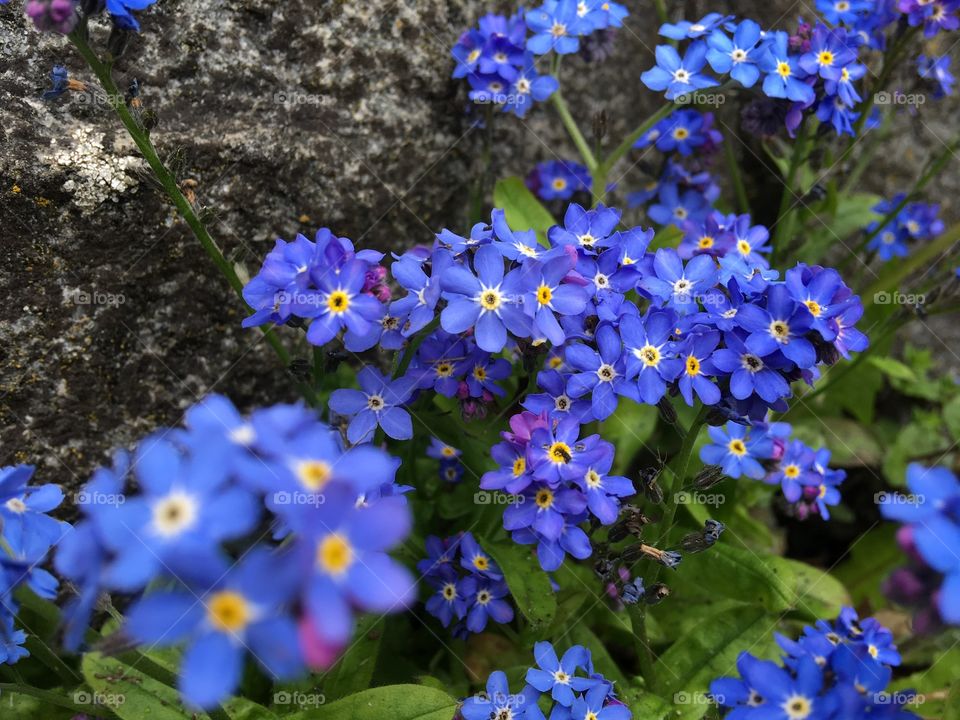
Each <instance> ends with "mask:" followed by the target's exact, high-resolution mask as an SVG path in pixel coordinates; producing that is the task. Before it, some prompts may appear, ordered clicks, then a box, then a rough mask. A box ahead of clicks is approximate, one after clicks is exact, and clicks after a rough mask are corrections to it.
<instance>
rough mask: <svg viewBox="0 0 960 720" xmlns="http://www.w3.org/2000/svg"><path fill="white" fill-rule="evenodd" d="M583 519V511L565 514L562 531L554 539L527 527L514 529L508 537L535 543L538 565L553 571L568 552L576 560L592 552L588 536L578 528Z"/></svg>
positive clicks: (525, 543) (583, 558)
mask: <svg viewBox="0 0 960 720" xmlns="http://www.w3.org/2000/svg"><path fill="white" fill-rule="evenodd" d="M584 520H586V514H584V513H581V514H580V515H565V516H564V518H563V531H562V532H561V533H560V537H559V538H557V539H556V540H551V539H549V538H547V537H544V536H543V535H541V534H540V533H538V532H537V531H536V530H534V529H533V528H529V527H525V528H520V529H519V530H514V531H513V533H512V534H511V536H510V537H511V538H512V539H513V541H514V542H515V543H518V544H520V545H536V546H537V562H538V563H540V567H541V568H542V569H543V570H544V571H545V572H553V571H555V570H557V569H559V568H560V566H561V565H562V564H563V561H564V558H566V556H567V554H568V553H569V554H570V555H571V556H573V557H575V558H576V559H577V560H586V559H587V558H588V557H590V555H591V554H593V548H592V547H591V545H590V538H589V537H587V534H586V533H585V532H584V531H583V530H582V529H581V528H580V524H581V523H582V522H583V521H584Z"/></svg>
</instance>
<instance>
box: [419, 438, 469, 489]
mask: <svg viewBox="0 0 960 720" xmlns="http://www.w3.org/2000/svg"><path fill="white" fill-rule="evenodd" d="M460 455H461V452H460V450H458V449H457V448H455V447H453V446H452V445H447V444H446V443H445V442H443V441H442V440H438V439H437V438H430V447H428V448H427V457H431V458H433V459H434V460H439V461H440V479H441V480H443V481H444V482H448V483H457V482H460V480H461V479H462V478H463V463H462V462H460Z"/></svg>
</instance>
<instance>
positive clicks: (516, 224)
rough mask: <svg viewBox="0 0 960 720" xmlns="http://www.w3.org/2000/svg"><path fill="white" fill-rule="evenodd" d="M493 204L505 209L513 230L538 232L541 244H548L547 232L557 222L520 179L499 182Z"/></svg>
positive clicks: (494, 193) (494, 192)
mask: <svg viewBox="0 0 960 720" xmlns="http://www.w3.org/2000/svg"><path fill="white" fill-rule="evenodd" d="M493 204H494V205H495V206H496V207H498V208H503V211H504V213H505V214H506V216H507V224H508V225H509V226H510V228H511V229H512V230H536V232H537V239H538V240H539V241H540V243H541V244H543V245H546V244H547V230H548V229H549V228H550V227H552V226H553V225H556V224H557V221H556V220H554V219H553V215H551V214H550V211H549V210H547V209H546V208H545V207H544V206H543V204H542V203H541V202H540V201H539V200H537V198H536V196H535V195H534V194H533V193H532V192H530V191H529V190H528V189H527V186H526V185H524V183H523V180H521V179H520V178H518V177H508V178H504V179H503V180H498V181H497V184H496V185H495V186H494V188H493Z"/></svg>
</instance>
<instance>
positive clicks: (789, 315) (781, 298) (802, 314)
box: [738, 285, 817, 369]
mask: <svg viewBox="0 0 960 720" xmlns="http://www.w3.org/2000/svg"><path fill="white" fill-rule="evenodd" d="M738 316H739V318H740V324H741V325H742V326H743V328H744V329H745V330H747V331H748V332H749V333H750V335H749V337H747V340H746V346H747V349H749V350H750V352H752V353H754V354H756V355H758V356H759V357H761V358H764V357H767V356H768V355H771V354H773V353H775V352H776V351H778V350H779V351H781V352H782V353H783V354H784V355H785V356H786V357H787V358H789V359H790V360H792V361H793V362H794V363H796V364H797V366H798V367H800V368H801V369H805V368H811V367H813V366H814V364H815V363H816V361H817V353H816V350H814V347H813V344H812V343H811V342H810V341H809V340H807V339H806V338H805V337H804V335H805V334H806V333H807V331H808V330H809V329H810V326H811V325H812V321H813V316H812V315H811V314H810V311H809V310H808V309H807V308H806V307H804V306H802V305H799V304H798V303H797V302H795V301H794V300H793V299H792V298H791V297H790V291H789V290H788V289H787V287H786V286H785V285H771V286H770V288H769V290H768V291H767V303H766V308H765V309H764V308H760V307H759V306H758V305H743V306H742V307H741V308H740V312H739V313H738Z"/></svg>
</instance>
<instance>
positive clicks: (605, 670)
mask: <svg viewBox="0 0 960 720" xmlns="http://www.w3.org/2000/svg"><path fill="white" fill-rule="evenodd" d="M566 644H567V643H564V646H566ZM570 644H572V645H583V646H584V647H585V648H587V649H588V650H589V651H590V654H591V656H592V657H593V664H594V666H595V667H596V669H597V672H600V673H602V674H603V675H604V676H605V677H606V678H607V679H608V680H613V681H614V682H615V683H616V684H617V687H618V688H621V687H624V686H625V685H626V684H627V680H626V678H625V677H624V676H623V673H622V672H620V668H619V667H617V663H616V661H615V660H614V659H613V658H612V657H611V656H610V653H609V652H608V651H607V647H606V645H604V644H603V642H601V641H600V638H598V637H597V636H596V635H595V634H594V633H593V630H591V629H590V628H589V627H588V626H587V624H586V623H582V622H581V623H577V624H576V625H574V626H573V629H572V630H571V631H570ZM634 715H636V713H634Z"/></svg>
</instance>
